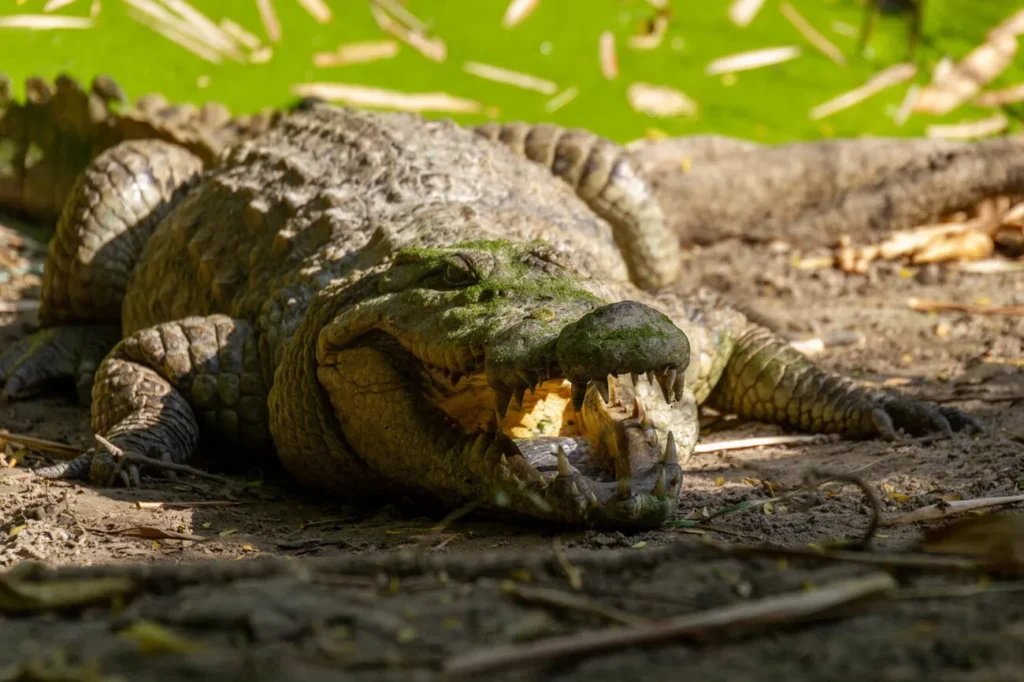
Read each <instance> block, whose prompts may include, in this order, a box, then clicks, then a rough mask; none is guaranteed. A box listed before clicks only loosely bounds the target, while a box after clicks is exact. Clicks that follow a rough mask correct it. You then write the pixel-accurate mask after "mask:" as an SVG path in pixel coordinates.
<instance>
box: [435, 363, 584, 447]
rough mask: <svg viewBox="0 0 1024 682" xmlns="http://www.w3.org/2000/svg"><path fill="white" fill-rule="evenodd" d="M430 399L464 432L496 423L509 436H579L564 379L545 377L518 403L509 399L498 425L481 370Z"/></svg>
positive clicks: (493, 427)
mask: <svg viewBox="0 0 1024 682" xmlns="http://www.w3.org/2000/svg"><path fill="white" fill-rule="evenodd" d="M432 378H434V379H435V384H440V385H442V386H445V385H448V382H447V380H446V379H441V380H440V381H437V377H432ZM432 402H433V403H434V405H435V406H436V407H438V408H439V409H440V410H441V411H443V412H444V413H445V414H446V415H447V416H448V418H449V419H451V420H452V421H453V422H455V423H456V424H457V425H458V426H460V427H461V428H462V429H463V430H464V431H465V432H467V433H474V432H477V431H494V430H496V428H497V427H498V426H500V428H501V430H502V431H503V432H504V433H505V435H507V436H509V437H510V438H513V439H515V438H541V437H551V436H563V437H576V436H579V435H581V433H580V424H579V422H578V420H577V417H576V411H575V410H574V409H573V406H572V385H571V384H570V383H569V382H568V381H566V380H565V379H549V380H548V381H545V382H543V383H542V384H540V385H538V386H536V387H534V390H532V391H527V393H526V396H525V397H524V398H523V404H522V406H520V405H518V404H517V403H516V401H515V400H512V402H511V403H509V406H508V411H507V412H506V413H505V418H504V419H502V420H501V423H500V425H499V424H496V423H495V421H496V419H497V414H496V412H495V407H494V390H493V389H492V388H491V387H490V386H488V385H487V377H486V376H485V375H484V374H482V373H481V374H474V375H469V376H466V377H464V378H463V379H462V381H460V382H459V384H458V386H456V387H454V388H446V389H445V390H443V391H439V392H438V393H437V394H436V395H435V396H433V400H432Z"/></svg>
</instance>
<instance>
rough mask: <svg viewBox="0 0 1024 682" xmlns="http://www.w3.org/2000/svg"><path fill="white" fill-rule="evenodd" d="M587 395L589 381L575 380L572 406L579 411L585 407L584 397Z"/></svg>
mask: <svg viewBox="0 0 1024 682" xmlns="http://www.w3.org/2000/svg"><path fill="white" fill-rule="evenodd" d="M586 395H587V382H585V381H574V382H572V406H573V408H574V409H575V410H576V411H577V412H579V411H580V410H581V409H583V398H584V397H586Z"/></svg>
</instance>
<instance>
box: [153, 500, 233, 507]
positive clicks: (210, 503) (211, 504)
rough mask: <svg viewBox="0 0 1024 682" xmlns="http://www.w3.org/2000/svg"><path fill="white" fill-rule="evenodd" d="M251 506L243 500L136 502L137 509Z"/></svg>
mask: <svg viewBox="0 0 1024 682" xmlns="http://www.w3.org/2000/svg"><path fill="white" fill-rule="evenodd" d="M242 504H252V502H246V501H243V500H195V501H193V502H141V501H140V502H136V503H135V506H136V507H138V508H139V509H195V508H196V507H237V506H239V505H242Z"/></svg>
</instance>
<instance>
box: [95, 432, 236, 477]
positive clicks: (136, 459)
mask: <svg viewBox="0 0 1024 682" xmlns="http://www.w3.org/2000/svg"><path fill="white" fill-rule="evenodd" d="M95 438H96V440H97V442H99V443H100V445H102V446H103V447H105V448H106V449H107V450H109V451H110V452H111V454H113V455H114V457H115V458H116V459H117V466H116V467H115V468H114V471H113V472H111V474H110V479H111V480H110V481H108V483H107V485H110V483H111V482H113V479H114V478H116V477H117V476H118V475H119V474H120V473H121V469H122V467H123V466H124V464H125V463H132V464H144V465H145V466H148V467H153V468H156V469H164V470H165V471H173V472H175V473H179V474H190V475H192V476H195V477H196V478H204V479H206V480H207V481H214V482H216V483H220V484H221V485H230V483H231V482H230V481H229V480H228V479H226V478H224V477H223V476H218V475H216V474H211V473H208V472H206V471H203V470H202V469H196V468H195V467H190V466H189V465H187V464H178V463H176V462H165V461H163V460H162V459H155V458H153V457H147V456H146V455H140V454H138V453H136V452H125V451H124V450H122V449H121V448H119V447H117V446H116V445H114V444H113V443H111V442H110V441H109V440H107V439H106V438H104V437H103V436H101V435H99V434H96V436H95Z"/></svg>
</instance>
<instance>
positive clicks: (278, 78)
mask: <svg viewBox="0 0 1024 682" xmlns="http://www.w3.org/2000/svg"><path fill="white" fill-rule="evenodd" d="M100 1H101V2H102V12H101V14H100V15H99V17H98V18H97V20H96V25H95V27H94V28H91V29H85V30H59V31H29V30H24V29H0V69H2V70H4V71H6V72H7V73H8V74H9V75H10V76H11V77H12V78H13V79H14V80H15V81H16V82H17V87H19V88H20V81H21V80H23V79H24V78H25V77H26V76H30V75H41V76H45V77H50V78H52V77H54V76H56V75H57V74H58V73H60V72H61V71H66V72H68V73H70V74H71V75H73V76H75V77H77V78H81V79H89V78H91V77H92V76H93V75H94V74H97V73H109V74H111V75H113V76H114V77H115V78H116V79H117V80H118V81H119V82H120V83H121V84H122V86H123V87H124V88H125V90H126V91H127V92H128V94H129V95H130V96H132V97H135V96H138V95H141V94H143V93H145V92H150V91H155V90H158V91H161V92H163V93H165V94H166V95H167V96H168V97H169V98H171V99H174V100H184V101H191V102H195V103H201V102H204V101H206V100H210V99H217V100H220V101H222V102H224V103H225V104H227V105H228V106H229V107H231V108H232V109H233V110H236V111H254V110H257V109H260V108H262V107H265V106H277V105H283V104H286V103H289V102H292V101H294V99H295V97H294V95H292V94H291V93H290V91H289V88H290V86H291V85H292V84H294V83H301V82H312V81H335V82H345V83H358V84H365V85H373V86H376V87H381V88H388V89H394V90H401V91H405V92H434V91H443V92H448V93H450V94H452V95H455V96H458V97H465V98H469V99H474V100H478V101H480V102H482V103H483V104H484V105H485V106H486V107H494V108H496V109H497V114H498V116H499V118H500V119H502V120H515V119H523V120H528V121H539V120H550V121H555V122H557V123H561V124H564V125H570V126H583V127H587V128H590V129H592V130H594V131H597V132H599V133H601V134H604V135H607V136H609V137H611V138H613V139H617V140H620V141H625V140H629V139H633V138H636V137H639V136H642V135H644V134H645V132H647V131H649V130H650V129H652V128H655V129H658V130H661V131H664V132H665V133H668V134H670V135H685V134H692V133H698V132H717V133H722V134H727V135H734V136H738V137H746V138H750V139H754V140H761V141H785V140H791V139H795V138H803V139H810V138H815V137H820V136H832V135H836V136H852V135H860V134H874V135H911V134H921V133H922V131H923V130H924V128H925V126H926V125H928V124H930V123H934V122H936V121H939V120H945V121H947V122H952V121H959V120H963V119H971V118H981V117H984V116H987V115H990V114H991V113H992V111H991V110H979V109H974V108H972V107H971V106H970V105H965V106H963V107H961V108H960V109H958V110H956V111H954V112H953V113H952V114H950V115H949V116H946V117H945V118H944V119H937V118H936V117H932V116H925V115H915V116H912V117H911V119H910V120H909V121H908V122H907V123H906V124H905V125H904V126H902V127H897V126H896V125H895V124H894V123H893V120H892V117H891V115H890V114H891V112H892V111H893V109H894V108H895V107H897V106H898V105H899V103H900V101H901V100H902V98H903V95H904V93H905V91H906V88H907V86H906V85H900V86H896V87H893V88H890V89H888V90H886V91H884V92H882V93H880V94H878V95H876V96H875V97H873V98H871V99H870V100H868V101H867V102H864V103H862V104H860V105H857V106H855V107H853V108H851V109H849V110H846V111H843V112H840V113H838V114H835V115H833V116H831V117H829V118H827V119H824V120H823V121H818V122H814V121H811V120H810V118H809V116H808V112H809V110H810V109H811V108H812V107H814V106H815V105H818V104H821V103H822V102H824V101H826V100H829V99H831V98H832V97H834V96H835V95H837V94H840V93H842V92H845V91H847V90H850V89H852V88H855V87H857V86H858V85H860V84H862V83H863V82H864V81H866V80H867V79H868V78H870V77H871V76H872V75H873V74H875V73H877V72H878V71H880V70H881V69H883V68H885V67H887V66H890V65H892V64H895V63H897V62H899V61H902V60H903V59H904V58H905V56H906V33H907V23H906V21H905V18H904V17H902V16H886V15H883V16H882V17H881V18H880V20H879V22H878V26H877V29H876V32H875V35H874V36H873V38H872V40H871V42H870V50H869V54H868V56H857V55H856V49H855V48H856V38H855V37H850V36H848V35H843V34H841V33H839V32H837V31H836V30H835V28H834V22H842V23H843V24H845V25H846V26H847V27H855V28H859V26H860V23H861V16H862V9H861V5H860V2H858V1H857V0H791V3H792V4H793V5H794V6H795V7H796V8H797V9H798V10H799V11H800V13H801V14H802V15H803V16H804V17H805V18H806V19H807V20H808V21H809V22H810V23H811V24H812V25H813V26H815V27H816V28H817V29H818V30H819V31H820V32H821V33H822V34H824V35H825V36H826V37H827V38H828V39H829V40H831V41H832V42H833V43H834V44H835V45H836V46H837V47H838V48H839V49H840V50H842V52H843V54H844V55H846V57H847V60H848V64H847V65H846V66H838V65H836V64H834V63H833V62H831V61H830V60H829V59H827V58H826V57H825V56H824V55H822V54H821V53H820V52H818V51H817V50H815V49H814V48H813V47H811V46H810V44H808V43H807V41H806V40H805V39H804V38H803V37H802V36H801V35H800V34H799V33H798V32H797V30H796V29H795V28H794V27H793V26H792V25H791V24H790V23H789V22H788V21H786V19H784V18H783V16H782V14H781V13H780V11H779V4H780V3H779V0H767V1H766V2H765V6H764V7H763V8H762V9H761V11H760V13H759V14H758V16H757V17H756V18H755V19H754V21H753V23H752V24H751V25H750V26H748V27H746V28H738V27H737V26H735V25H733V24H732V23H731V22H730V21H729V19H728V17H727V9H728V6H729V1H728V0H710V1H709V2H693V1H692V0H673V2H672V3H671V6H672V8H673V16H672V20H671V23H670V25H669V29H668V33H667V35H666V36H665V39H664V41H663V42H662V44H661V45H660V46H659V47H658V48H657V49H654V50H650V51H640V50H633V49H631V48H629V47H628V46H627V44H626V41H627V39H628V37H629V36H631V35H634V34H636V33H638V31H639V29H640V27H641V26H642V25H643V24H644V23H645V22H646V21H647V20H649V19H651V18H652V17H653V16H654V13H655V10H654V9H653V8H652V7H651V6H650V5H649V4H648V3H647V2H645V1H644V0H540V4H539V6H538V8H537V9H536V11H534V13H533V14H531V15H530V16H529V17H528V18H527V19H526V20H525V21H524V22H523V23H521V24H520V25H518V26H516V27H515V28H512V29H504V28H502V26H501V19H502V16H503V14H504V12H505V9H506V6H507V5H508V1H509V0H408V1H407V3H406V5H407V7H408V8H409V9H410V10H411V11H412V12H413V13H414V14H415V15H416V16H418V17H420V18H421V19H423V20H425V21H426V22H428V24H429V25H430V26H431V27H432V29H433V31H434V34H436V35H437V36H438V37H440V38H442V39H443V40H444V41H445V42H446V44H447V48H448V56H447V60H446V61H444V62H443V63H437V62H434V61H430V60H428V59H426V58H425V57H423V56H422V55H421V54H419V53H418V52H416V51H415V50H413V49H411V48H409V47H408V46H407V45H404V44H402V46H401V48H400V51H399V54H398V55H397V57H395V58H393V59H386V60H381V61H377V62H373V63H368V64H359V65H352V66H344V67H336V68H327V69H319V68H315V67H314V66H313V63H312V55H313V53H314V52H317V51H331V50H334V49H335V48H336V47H337V46H338V45H339V44H340V43H343V42H350V41H355V40H368V39H381V38H384V37H387V36H385V35H384V34H383V33H382V31H381V30H380V29H379V28H378V27H377V25H376V24H375V23H374V21H373V18H372V16H371V14H370V12H369V10H368V6H367V3H366V2H365V1H364V0H328V4H330V5H331V7H332V9H333V10H334V19H333V21H331V22H330V23H328V24H325V25H321V24H318V23H316V22H315V21H314V20H313V19H312V18H311V16H310V15H309V14H308V13H307V12H306V11H305V10H303V9H302V7H301V6H300V4H299V3H298V2H297V0H274V6H275V8H276V10H277V14H278V17H279V19H280V23H281V25H282V28H283V37H282V40H281V41H280V42H279V43H276V44H274V46H273V47H274V54H273V58H272V59H271V60H270V61H269V62H268V63H264V64H250V63H246V64H239V63H235V62H232V61H231V60H227V59H226V60H224V62H223V63H221V64H211V63H209V62H206V61H204V60H202V59H200V58H198V57H196V56H193V55H192V54H190V53H188V52H186V51H185V50H184V49H182V48H181V47H179V46H178V45H176V44H174V43H172V42H170V41H169V40H167V39H165V38H163V37H161V36H160V35H158V34H157V33H155V32H153V31H152V30H151V29H149V28H147V27H145V26H143V25H141V24H139V23H137V22H136V21H134V20H133V19H131V18H130V17H129V15H128V12H127V6H126V5H125V4H124V2H123V0H100ZM90 2H92V0H77V2H74V3H72V4H71V5H70V6H68V7H67V8H65V9H62V10H60V11H59V14H62V15H67V16H82V15H85V14H87V13H88V10H89V4H90ZM44 4H45V0H26V1H25V2H24V3H22V4H15V3H14V2H7V3H4V9H3V10H0V14H8V15H9V14H21V13H32V14H38V13H41V12H42V7H43V5H44ZM193 4H194V5H195V6H197V7H198V8H199V9H201V10H202V11H203V12H204V13H206V14H207V15H208V16H209V17H211V18H212V19H214V20H215V21H219V20H220V19H221V18H225V17H226V18H230V19H232V20H234V21H236V22H237V23H239V24H241V25H242V26H244V27H245V28H247V29H248V30H250V31H252V32H253V33H255V34H256V35H258V36H260V37H261V38H263V39H265V38H266V36H265V33H264V29H263V26H262V23H261V22H260V19H259V15H258V12H257V9H256V2H255V0H194V2H193ZM1021 4H1022V3H1021V2H1020V1H1019V0H928V1H927V2H926V5H925V19H924V29H923V33H924V36H923V40H922V43H921V45H920V47H919V49H918V51H917V54H916V55H915V61H916V62H917V63H918V65H919V67H920V69H919V71H918V75H917V78H916V81H917V82H919V83H924V82H927V80H928V79H929V77H930V74H931V69H932V68H933V67H934V65H935V64H936V62H937V61H938V60H939V59H940V58H941V57H942V56H943V55H947V54H948V55H950V56H952V57H953V58H957V59H958V58H961V57H963V56H964V55H965V54H967V52H969V51H970V50H971V49H972V48H973V47H975V46H977V45H978V44H979V43H981V42H982V41H983V40H984V39H985V34H986V32H987V31H988V30H989V29H991V28H992V27H993V26H994V25H996V24H997V23H999V22H1000V21H1002V20H1003V19H1005V18H1006V17H1008V16H1009V15H1010V14H1011V13H1012V12H1014V11H1016V10H1017V9H1019V8H1020V7H1021ZM841 28H842V27H841ZM605 30H611V31H613V32H614V33H615V35H616V38H617V41H616V42H617V48H618V50H617V52H618V57H619V71H620V73H619V77H618V78H617V79H616V80H613V81H608V80H605V79H604V78H603V77H602V76H601V73H600V69H599V65H598V36H599V35H600V34H601V32H602V31H605ZM782 45H797V46H800V47H801V49H802V50H803V54H802V56H800V57H799V58H797V59H795V60H793V61H790V62H787V63H783V64H780V65H777V66H772V67H766V68H762V69H758V70H755V71H748V72H741V73H738V74H736V75H735V77H734V78H723V77H722V76H707V75H705V73H704V67H705V66H706V65H707V63H708V62H710V61H711V60H713V59H715V58H718V57H721V56H725V55H728V54H732V53H736V52H742V51H746V50H753V49H759V48H764V47H774V46H782ZM467 60H472V61H478V62H484V63H487V64H493V65H496V66H501V67H504V68H509V69H514V70H517V71H523V72H526V73H530V74H534V75H537V76H540V77H542V78H546V79H550V80H552V81H555V82H556V83H558V85H559V87H560V89H565V88H568V87H572V86H575V87H577V88H579V93H580V94H579V96H578V97H576V98H575V99H574V100H572V101H571V102H570V103H569V104H567V105H566V106H565V107H563V108H562V109H560V110H558V111H557V112H555V113H553V114H548V113H546V112H545V109H544V104H545V103H546V102H547V101H548V99H550V97H549V96H547V95H543V94H540V93H537V92H532V91H529V90H521V89H518V88H514V87H511V86H508V85H504V84H500V83H493V82H490V81H487V80H483V79H480V78H477V77H475V76H472V75H469V74H467V73H465V72H464V71H463V70H462V65H463V63H464V62H465V61H467ZM1022 80H1024V60H1021V59H1018V60H1017V61H1016V63H1015V64H1014V65H1013V66H1011V67H1010V68H1009V69H1007V70H1006V71H1005V72H1004V73H1003V74H1002V75H1001V76H1000V77H999V78H998V79H997V80H996V81H995V82H994V83H993V84H992V86H991V87H1004V86H1006V85H1010V84H1013V83H1017V82H1021V81H1022ZM636 81H645V82H648V83H652V84H657V85H666V86H670V87H673V88H678V89H680V90H682V91H683V92H685V93H686V94H687V95H688V96H689V97H690V98H692V99H693V100H695V101H696V102H697V103H698V104H699V107H700V110H699V114H698V115H697V117H696V118H691V117H687V116H679V117H675V118H665V119H659V118H651V117H649V116H646V115H644V114H640V113H637V112H635V111H633V110H632V109H631V108H630V106H629V104H628V101H627V98H626V91H627V88H628V86H629V85H630V83H633V82H636ZM200 84H203V85H205V87H200ZM1021 111H1022V109H1020V108H1018V109H1016V110H1014V109H1012V108H1011V109H1009V110H1008V113H1010V114H1011V119H1013V118H1015V116H1014V114H1017V116H1016V117H1017V118H1019V114H1020V113H1021ZM455 118H457V119H458V120H461V121H464V122H478V121H482V120H486V119H485V117H484V116H482V115H460V116H456V117H455ZM1014 125H1015V126H1016V125H1017V123H1016V122H1015V123H1014Z"/></svg>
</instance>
